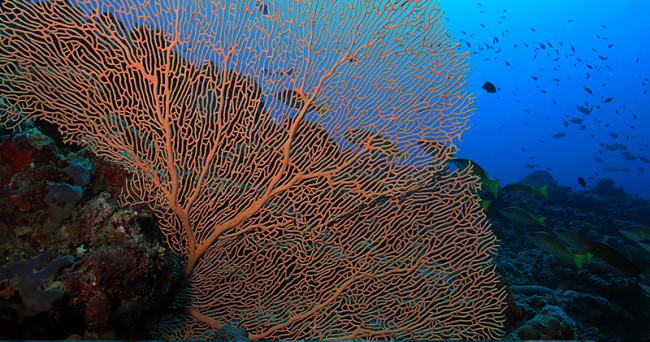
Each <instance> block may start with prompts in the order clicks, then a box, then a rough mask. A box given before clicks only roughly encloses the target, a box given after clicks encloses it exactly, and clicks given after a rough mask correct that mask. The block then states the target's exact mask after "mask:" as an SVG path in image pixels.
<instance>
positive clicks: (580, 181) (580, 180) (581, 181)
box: [578, 177, 587, 188]
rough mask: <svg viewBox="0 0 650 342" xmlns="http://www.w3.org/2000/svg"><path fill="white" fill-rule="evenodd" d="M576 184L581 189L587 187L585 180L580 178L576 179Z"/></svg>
mask: <svg viewBox="0 0 650 342" xmlns="http://www.w3.org/2000/svg"><path fill="white" fill-rule="evenodd" d="M578 184H580V186H581V187H582V188H586V187H587V182H586V181H585V179H584V178H582V177H578Z"/></svg>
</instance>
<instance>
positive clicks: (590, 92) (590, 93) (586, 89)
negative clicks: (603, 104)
mask: <svg viewBox="0 0 650 342" xmlns="http://www.w3.org/2000/svg"><path fill="white" fill-rule="evenodd" d="M584 88H585V91H586V92H587V93H589V95H593V92H592V91H591V89H589V88H587V87H584Z"/></svg>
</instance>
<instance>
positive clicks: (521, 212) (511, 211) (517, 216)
mask: <svg viewBox="0 0 650 342" xmlns="http://www.w3.org/2000/svg"><path fill="white" fill-rule="evenodd" d="M501 214H502V215H503V216H505V217H507V218H509V219H511V220H513V221H515V222H519V223H523V224H527V225H531V226H534V225H537V226H542V227H546V223H545V221H546V218H545V217H536V216H535V215H533V214H531V213H530V212H529V211H528V210H526V209H523V208H519V207H514V206H513V207H507V208H503V209H501Z"/></svg>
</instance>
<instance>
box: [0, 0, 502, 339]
mask: <svg viewBox="0 0 650 342" xmlns="http://www.w3.org/2000/svg"><path fill="white" fill-rule="evenodd" d="M0 6H2V7H0V32H1V34H0V37H1V39H2V42H1V44H0V97H2V101H3V102H2V106H3V107H2V114H1V115H2V116H0V123H2V124H3V125H5V126H6V127H18V125H19V124H20V123H21V122H22V121H24V120H27V119H38V120H43V121H46V122H49V123H52V124H55V125H56V126H58V127H59V130H60V132H61V134H62V135H63V138H64V140H65V141H66V142H70V143H75V144H79V145H81V146H84V147H87V148H89V149H90V150H91V151H92V152H93V153H95V154H96V155H98V156H99V157H101V158H104V159H106V160H108V161H110V162H112V163H114V164H117V165H120V166H121V167H122V168H123V169H124V170H126V171H127V172H129V173H130V176H129V182H128V185H127V186H126V188H125V192H124V194H123V197H122V200H123V203H125V204H126V203H129V204H147V205H148V206H149V207H150V208H151V210H152V211H153V212H154V213H155V216H156V219H157V221H158V223H159V225H160V228H161V231H162V234H163V235H164V241H165V244H166V246H167V247H168V248H169V249H170V250H171V251H172V252H174V253H175V254H177V255H178V256H180V257H181V258H183V259H184V260H185V262H184V268H183V271H182V274H181V276H180V277H179V280H178V282H177V283H176V284H175V285H174V286H173V287H172V289H171V290H170V291H169V298H167V299H166V300H162V301H161V303H160V305H164V306H167V307H168V308H173V310H159V312H163V313H165V314H164V315H161V316H159V317H156V318H153V319H152V320H151V321H150V324H149V325H148V326H149V327H151V330H150V333H151V335H152V336H154V337H160V338H192V339H194V338H217V337H219V336H222V335H220V334H222V333H223V330H224V329H223V328H224V327H237V328H241V329H244V330H245V331H246V332H247V334H248V337H249V338H251V339H325V338H327V339H333V338H338V339H352V338H363V339H377V338H383V339H388V338H395V339H433V338H437V339H450V338H463V339H493V338H497V337H499V336H500V335H501V333H502V325H503V317H502V316H503V315H502V311H503V301H504V297H505V296H504V292H503V289H502V288H500V287H499V286H497V283H498V279H497V276H496V274H495V272H494V266H493V265H492V257H493V255H494V252H495V248H496V239H495V237H494V235H493V234H492V233H491V232H490V230H489V224H488V223H487V221H486V219H485V216H484V213H483V211H482V209H481V207H480V205H479V204H478V199H477V197H476V195H475V194H476V189H477V188H478V186H479V185H478V183H477V179H476V177H475V176H473V175H471V174H470V170H468V169H457V170H451V169H449V168H448V166H447V161H448V159H449V158H451V156H452V153H453V151H454V147H453V146H454V143H455V141H456V140H457V139H458V138H459V137H460V136H461V134H462V133H463V132H464V131H465V130H466V129H467V121H468V119H469V116H470V115H471V113H472V110H473V97H472V95H471V94H468V93H467V92H466V90H465V77H466V74H467V72H468V64H467V56H466V55H464V54H460V53H459V52H458V51H457V44H456V42H455V41H454V40H453V38H452V37H451V36H450V35H449V34H448V33H447V31H446V30H445V28H444V25H443V19H442V13H441V11H440V10H439V9H438V8H437V5H436V4H435V3H431V2H430V1H408V2H405V1H384V2H369V1H294V0H291V1H274V2H272V3H270V2H269V3H265V2H256V1H229V2H203V1H193V2H188V3H181V2H178V1H171V2H168V1H162V2H161V1H154V2H147V1H142V2H139V1H134V2H130V1H119V0H118V1H115V2H106V3H104V2H94V1H86V0H82V1H78V2H76V3H75V5H72V4H71V3H69V2H67V1H62V0H51V1H43V2H36V3H34V2H31V1H21V0H7V1H3V3H2V5H0ZM343 22H346V23H347V25H343V24H342V23H343ZM423 143H424V144H426V146H429V149H428V150H423V149H421V148H420V147H419V146H421V145H422V144H423ZM427 151H429V152H427ZM431 151H435V153H431ZM103 300H104V298H98V299H97V300H96V302H98V303H101V302H102V301H103ZM163 309H165V308H163Z"/></svg>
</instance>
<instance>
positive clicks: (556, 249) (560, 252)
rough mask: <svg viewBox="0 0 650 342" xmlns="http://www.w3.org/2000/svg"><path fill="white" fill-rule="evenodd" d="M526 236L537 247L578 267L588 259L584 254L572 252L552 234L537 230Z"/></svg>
mask: <svg viewBox="0 0 650 342" xmlns="http://www.w3.org/2000/svg"><path fill="white" fill-rule="evenodd" d="M528 238H529V239H530V241H531V242H532V243H533V244H534V245H535V246H537V247H538V248H539V249H541V250H543V251H546V252H548V253H551V254H553V255H555V256H556V257H558V258H560V259H562V260H566V261H569V262H571V263H573V264H574V265H575V266H576V267H577V268H578V269H581V268H582V266H583V265H584V263H585V261H586V260H587V259H588V256H587V255H586V254H579V253H573V252H572V251H571V250H570V249H569V247H568V246H567V245H566V244H565V243H564V242H563V241H562V240H560V239H559V238H558V237H556V236H555V235H553V234H550V233H547V232H543V231H537V232H533V233H530V234H528Z"/></svg>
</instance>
